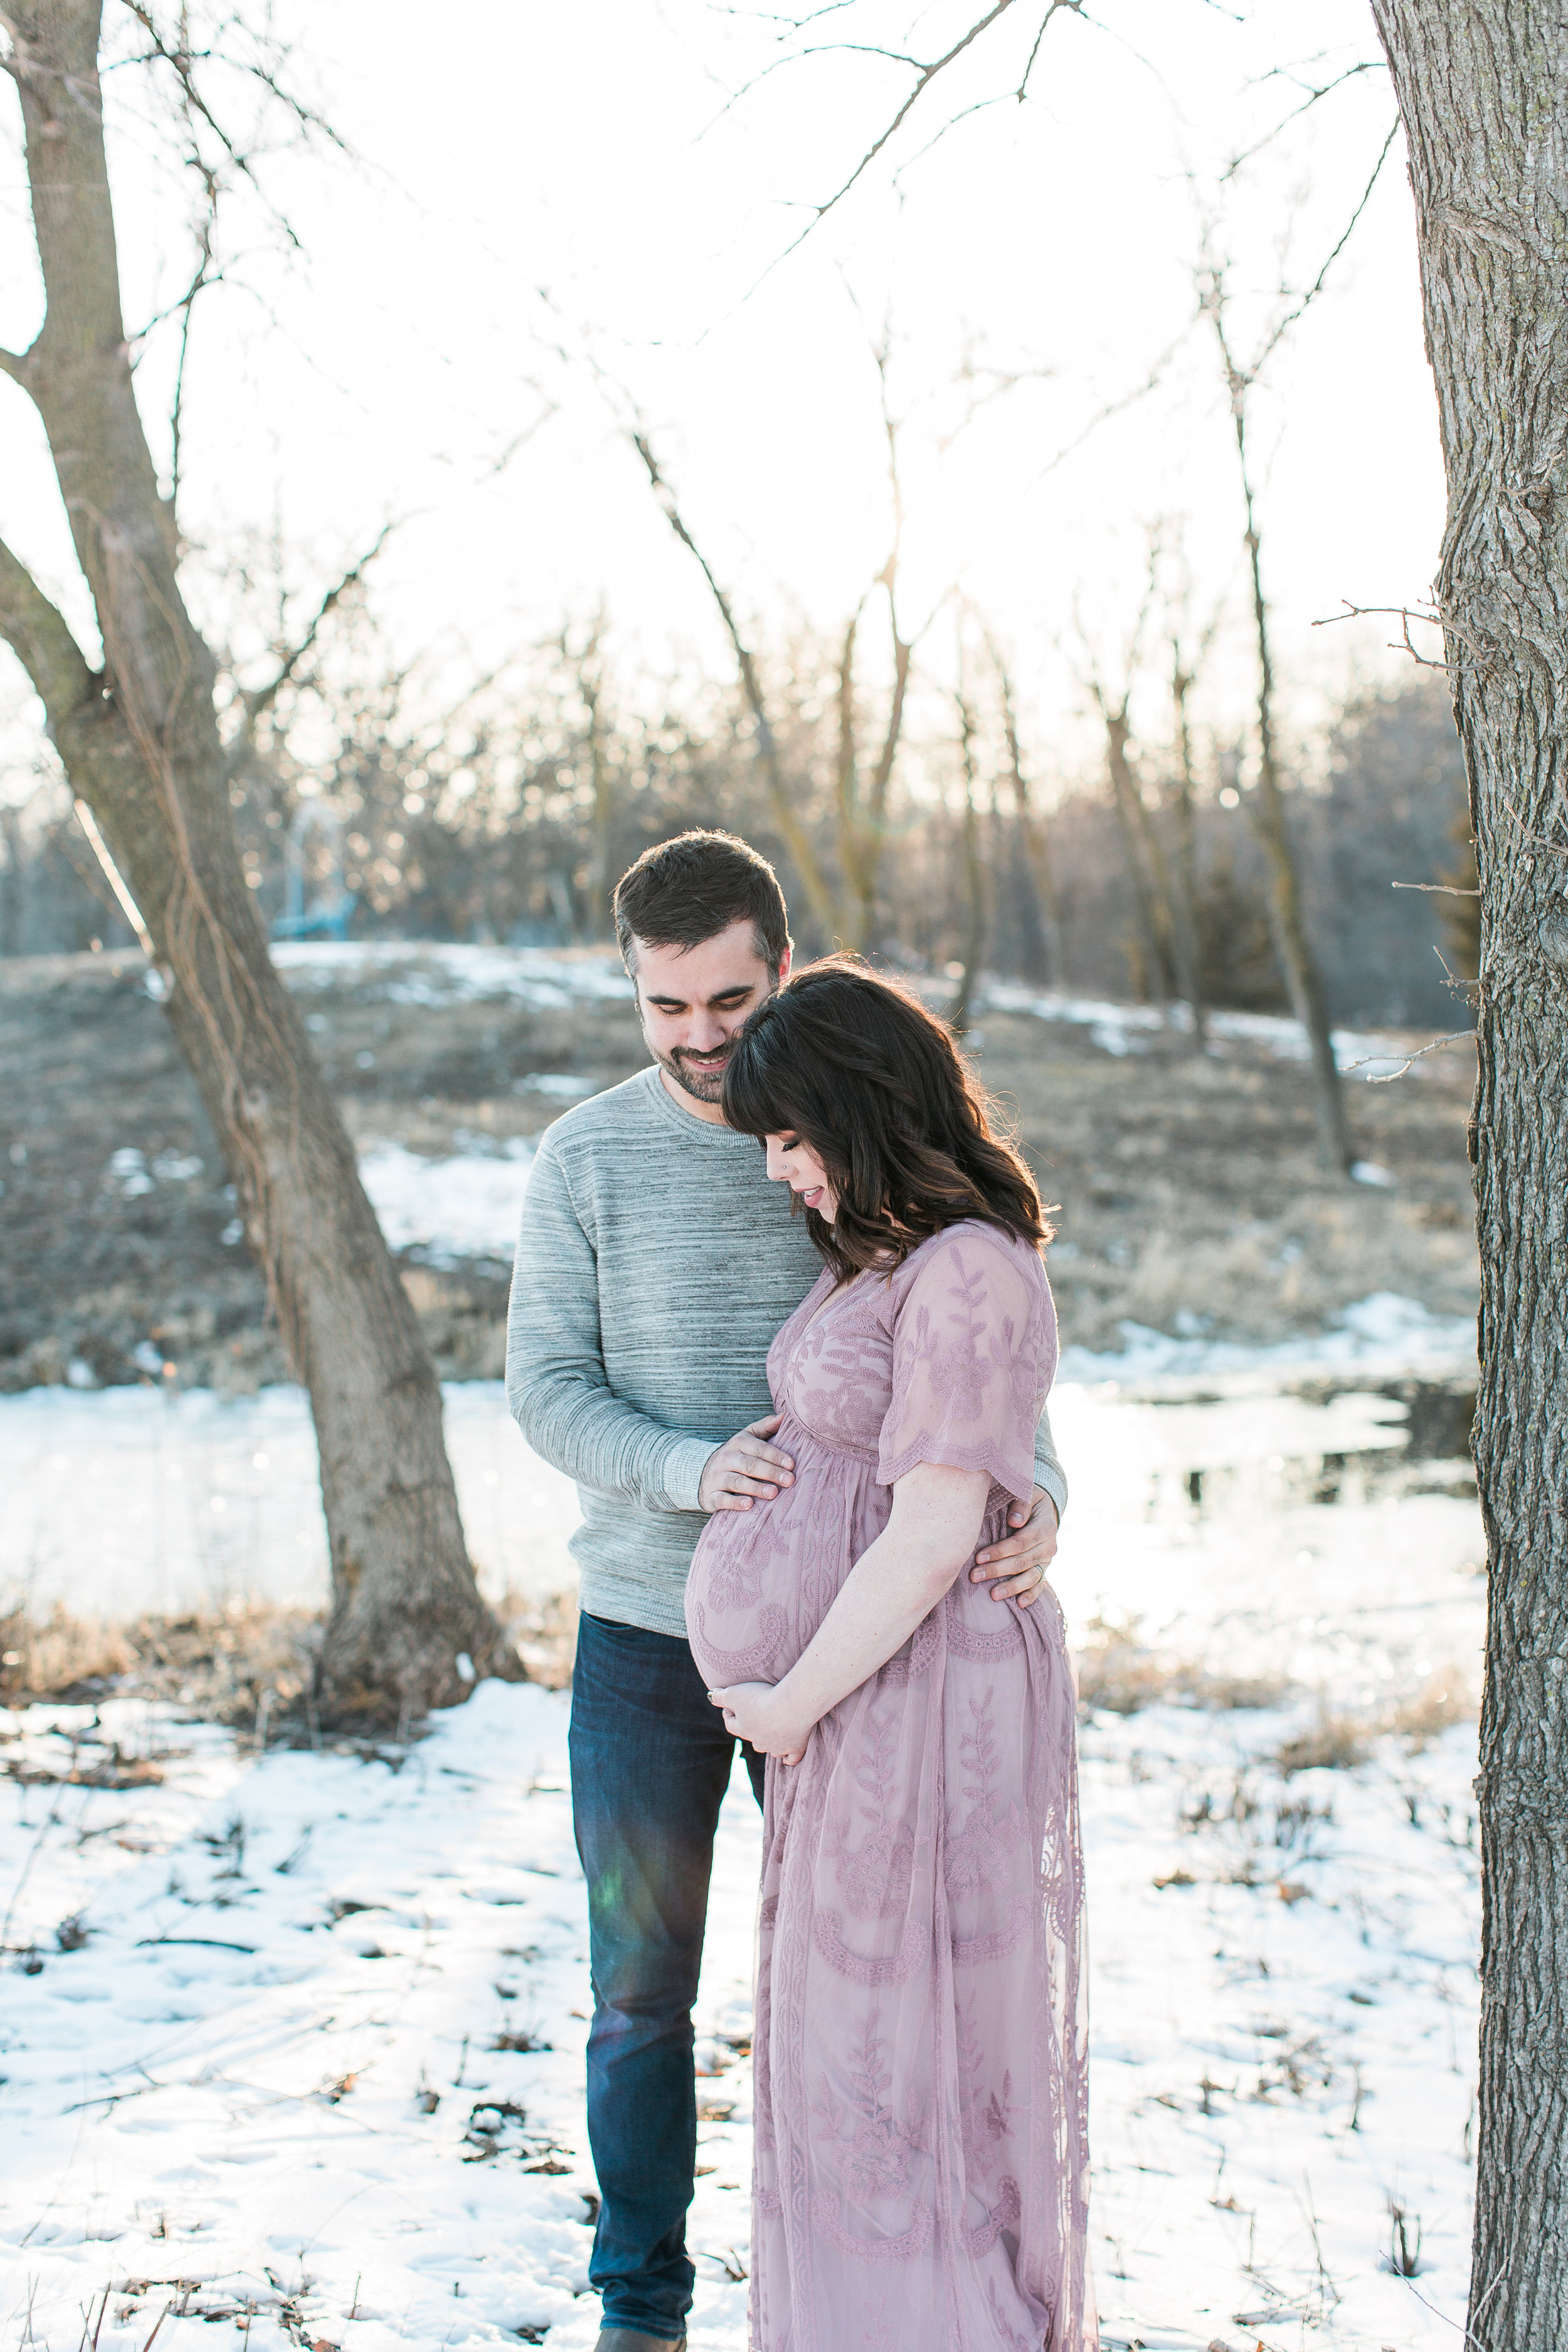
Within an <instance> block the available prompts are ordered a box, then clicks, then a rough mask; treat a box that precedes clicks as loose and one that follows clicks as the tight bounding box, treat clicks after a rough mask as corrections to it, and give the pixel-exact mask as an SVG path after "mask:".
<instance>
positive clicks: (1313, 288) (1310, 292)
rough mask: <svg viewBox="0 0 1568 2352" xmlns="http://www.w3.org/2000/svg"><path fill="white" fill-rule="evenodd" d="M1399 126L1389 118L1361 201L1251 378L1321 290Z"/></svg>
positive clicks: (1347, 240)
mask: <svg viewBox="0 0 1568 2352" xmlns="http://www.w3.org/2000/svg"><path fill="white" fill-rule="evenodd" d="M1399 129H1400V119H1399V117H1398V115H1397V114H1396V115H1395V116H1394V120H1393V121H1392V122H1391V123H1390V124H1389V126H1388V136H1387V138H1386V139H1385V140H1384V142H1383V144H1382V146H1381V147H1380V148H1379V149H1378V151H1377V161H1376V163H1374V164H1373V167H1372V176H1371V178H1370V179H1369V180H1368V182H1367V184H1366V185H1365V187H1364V188H1363V190H1362V194H1361V201H1360V203H1359V204H1358V205H1356V208H1355V210H1354V212H1353V213H1352V215H1351V216H1350V218H1349V220H1348V221H1347V222H1346V223H1345V226H1344V233H1343V235H1342V236H1341V238H1340V241H1339V243H1338V244H1337V245H1336V246H1335V247H1334V248H1333V250H1332V252H1331V254H1330V255H1329V257H1328V259H1327V260H1326V261H1325V262H1324V264H1323V266H1322V268H1321V269H1320V270H1319V272H1318V274H1317V276H1316V278H1313V280H1312V283H1311V284H1310V286H1309V287H1308V289H1307V290H1306V292H1305V293H1304V294H1303V295H1302V297H1301V299H1300V301H1299V302H1298V303H1297V305H1296V307H1295V309H1294V310H1288V311H1287V312H1286V313H1285V316H1284V317H1283V318H1282V319H1281V320H1279V322H1278V324H1277V325H1276V327H1275V329H1274V331H1273V333H1272V334H1271V335H1270V336H1269V337H1268V340H1267V341H1265V343H1264V345H1263V348H1262V350H1261V351H1260V352H1258V356H1257V358H1256V359H1255V360H1254V362H1253V363H1252V374H1253V377H1254V379H1256V378H1257V376H1258V373H1259V371H1260V370H1261V369H1262V368H1263V367H1264V366H1265V365H1266V363H1267V362H1268V359H1269V357H1270V356H1271V354H1272V353H1273V352H1275V351H1276V350H1277V349H1278V347H1279V344H1280V343H1281V342H1282V341H1284V338H1285V337H1286V336H1287V335H1288V334H1289V331H1290V330H1291V328H1292V327H1293V326H1294V325H1295V324H1296V321H1297V320H1298V319H1300V318H1301V317H1302V316H1303V315H1304V313H1305V312H1306V311H1307V310H1310V308H1311V306H1312V304H1313V303H1314V302H1315V301H1316V300H1317V299H1318V297H1319V295H1320V294H1321V292H1322V290H1323V288H1324V285H1325V284H1326V282H1327V279H1328V275H1329V272H1330V270H1331V268H1333V266H1334V264H1335V262H1336V261H1337V260H1338V259H1339V257H1340V256H1341V254H1342V252H1343V251H1344V249H1345V247H1346V246H1347V245H1348V244H1349V243H1350V241H1351V238H1352V236H1354V234H1355V226H1356V223H1357V222H1358V221H1359V220H1360V218H1361V216H1362V215H1363V213H1364V212H1365V210H1366V208H1367V206H1368V205H1369V204H1370V203H1371V202H1372V192H1373V189H1374V188H1375V187H1376V185H1377V183H1378V180H1379V178H1380V177H1381V175H1382V172H1383V167H1384V163H1387V161H1388V151H1389V149H1390V148H1391V147H1392V146H1393V144H1394V141H1395V139H1396V138H1397V137H1398V136H1399Z"/></svg>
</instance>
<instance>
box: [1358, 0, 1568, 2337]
mask: <svg viewBox="0 0 1568 2352" xmlns="http://www.w3.org/2000/svg"><path fill="white" fill-rule="evenodd" d="M1373 15H1374V16H1375V17H1376V20H1377V27H1378V31H1379V33H1380V34H1381V36H1382V38H1383V44H1384V49H1385V51H1386V52H1387V56H1388V62H1389V66H1390V68H1391V70H1392V73H1393V76H1394V89H1395V92H1396V94H1397V96H1398V100H1399V109H1400V113H1401V115H1402V116H1403V118H1404V122H1405V135H1406V140H1407V144H1408V149H1409V156H1410V180H1411V186H1412V188H1413V190H1414V193H1415V215H1416V230H1417V237H1418V249H1419V255H1420V264H1421V288H1422V299H1423V307H1424V310H1425V314H1426V348H1427V352H1428V354H1429V356H1430V358H1431V361H1432V369H1433V373H1434V375H1435V377H1436V386H1437V412H1438V421H1439V427H1440V431H1441V434H1442V440H1443V454H1444V458H1445V461H1446V464H1447V479H1448V517H1447V530H1446V531H1445V534H1444V540H1443V553H1442V561H1441V565H1440V568H1439V571H1438V574H1437V583H1436V601H1437V604H1438V608H1439V610H1440V612H1441V614H1442V618H1443V622H1444V627H1445V632H1446V636H1447V646H1446V650H1447V662H1448V677H1449V683H1450V686H1451V688H1452V691H1453V696H1454V711H1455V717H1456V719H1457V721H1458V730H1459V738H1460V740H1461V742H1462V743H1463V745H1464V750H1465V761H1466V766H1467V769H1468V776H1469V788H1470V813H1471V819H1472V825H1473V830H1474V833H1475V839H1476V856H1477V863H1478V866H1479V876H1480V891H1481V898H1480V916H1481V931H1480V963H1479V986H1478V994H1479V1006H1478V1011H1477V1028H1478V1034H1479V1049H1478V1061H1479V1067H1478V1073H1477V1083H1476V1098H1475V1107H1474V1110H1473V1112H1472V1116H1471V1121H1470V1157H1471V1160H1473V1162H1474V1165H1475V1171H1476V1176H1475V1181H1476V1228H1477V1235H1478V1238H1479V1244H1480V1266H1481V1312H1480V1385H1479V1395H1478V1399H1477V1411H1476V1426H1475V1451H1476V1472H1477V1478H1478V1482H1479V1488H1480V1496H1481V1508H1482V1513H1483V1516H1484V1518H1485V1522H1486V1528H1487V1546H1488V1555H1489V1573H1490V1605H1489V1615H1488V1630H1487V1664H1486V1689H1485V1696H1484V1700H1483V1704H1482V1709H1481V1772H1480V1778H1479V1780H1478V1782H1477V1784H1476V1785H1477V1790H1478V1795H1479V1807H1480V1825H1481V1860H1482V1871H1483V1888H1484V1905H1483V1915H1482V1929H1481V2037H1480V2117H1479V2121H1480V2134H1479V2147H1478V2155H1477V2166H1476V2221H1475V2246H1474V2265H1473V2269H1472V2273H1471V2284H1470V2312H1469V2333H1468V2338H1467V2341H1468V2344H1469V2345H1470V2346H1472V2347H1475V2352H1561V2347H1563V2344H1564V2343H1568V1834H1565V1832H1568V1676H1565V1675H1564V1674H1563V1660H1564V1658H1565V1657H1568V1507H1565V1497H1568V1463H1565V1457H1564V1447H1563V1433H1564V1426H1565V1424H1564V1416H1563V1396H1564V1392H1565V1387H1568V1265H1565V1262H1564V1254H1563V1231H1564V1227H1563V1203H1564V1201H1568V1124H1565V1122H1564V1118H1563V1096H1564V1091H1565V1088H1568V979H1565V975H1568V808H1565V788H1568V473H1565V468H1564V450H1565V448H1568V294H1565V289H1568V18H1565V17H1564V16H1563V11H1562V9H1561V8H1560V7H1558V6H1555V5H1552V6H1547V5H1543V0H1447V5H1446V6H1444V7H1441V8H1436V7H1434V6H1432V5H1429V0H1373Z"/></svg>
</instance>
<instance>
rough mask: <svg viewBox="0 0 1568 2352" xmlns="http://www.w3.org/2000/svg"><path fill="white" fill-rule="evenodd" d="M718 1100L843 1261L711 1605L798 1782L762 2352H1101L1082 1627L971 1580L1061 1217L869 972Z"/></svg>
mask: <svg viewBox="0 0 1568 2352" xmlns="http://www.w3.org/2000/svg"><path fill="white" fill-rule="evenodd" d="M723 1107H724V1116H725V1118H726V1119H727V1120H728V1121H729V1123H730V1125H731V1127H735V1128H739V1129H742V1131H743V1132H746V1133H749V1134H752V1135H756V1136H758V1137H760V1138H762V1139H763V1140H764V1142H765V1145H766V1150H767V1165H768V1173H769V1175H770V1176H773V1177H776V1178H778V1179H779V1180H781V1181H787V1182H788V1183H789V1184H790V1185H791V1186H792V1187H793V1189H794V1190H795V1193H796V1194H797V1195H798V1197H799V1199H800V1201H801V1202H802V1203H803V1205H804V1208H805V1216H806V1221H807V1229H808V1231H809V1232H810V1234H811V1237H812V1239H813V1240H814V1241H815V1243H816V1246H817V1248H818V1249H819V1250H820V1251H821V1253H822V1256H823V1258H824V1261H825V1264H824V1267H823V1272H822V1275H821V1276H820V1278H819V1280H818V1281H817V1283H816V1287H815V1288H814V1289H813V1290H812V1291H811V1292H810V1293H809V1294H808V1295H807V1297H805V1299H804V1300H803V1301H802V1303H801V1305H800V1307H798V1308H797V1309H796V1311H795V1314H794V1315H792V1316H791V1318H790V1319H789V1321H788V1322H787V1323H786V1324H785V1325H784V1328H783V1330H782V1331H780V1333H779V1335H778V1338H777V1339H775V1340H774V1342H773V1349H772V1351H771V1353H770V1355H769V1358H768V1377H769V1382H770V1385H771V1388H772V1391H773V1402H774V1404H775V1406H776V1407H777V1409H778V1411H779V1412H780V1413H781V1414H782V1416H783V1420H782V1423H781V1426H780V1428H779V1432H778V1439H777V1442H778V1444H781V1445H782V1446H784V1448H785V1449H786V1450H787V1451H788V1452H789V1453H790V1454H793V1455H794V1457H795V1483H794V1485H793V1486H790V1487H788V1488H786V1489H784V1491H782V1492H781V1493H780V1494H779V1495H778V1496H776V1498H774V1499H773V1500H771V1501H759V1502H756V1503H754V1504H753V1506H752V1508H751V1509H750V1510H747V1511H737V1512H733V1513H726V1514H724V1515H722V1516H716V1517H714V1518H713V1519H711V1520H710V1523H709V1526H708V1528H707V1530H706V1532H705V1533H704V1535H703V1538H702V1540H701V1542H700V1545H699V1546H698V1549H697V1555H696V1558H695V1559H694V1561H693V1563H692V1568H691V1575H690V1580H689V1585H688V1588H687V1602H686V1610H687V1623H688V1629H689V1633H690V1638H691V1646H692V1649H693V1651H694V1652H695V1654H696V1656H697V1660H698V1663H699V1664H700V1667H701V1669H702V1672H703V1674H704V1675H705V1676H706V1677H707V1678H708V1680H709V1682H710V1685H711V1689H710V1696H711V1697H712V1699H713V1701H714V1704H715V1705H716V1706H721V1707H722V1708H723V1710H724V1720H725V1722H726V1724H727V1725H728V1726H729V1727H730V1728H731V1729H732V1730H734V1731H737V1732H740V1733H742V1734H743V1735H744V1736H745V1737H746V1738H749V1739H750V1740H752V1742H753V1744H754V1745H755V1746H757V1747H758V1748H762V1749H763V1750H764V1751H765V1753H766V1755H767V1757H768V1766H767V1801H766V1807H765V1811H764V1816H763V1885H762V1908H761V1914H760V1935H759V1956H758V1976H757V2012H756V2034H755V2043H754V2049H755V2062H756V2064H755V2073H756V2125H755V2132H756V2150H755V2176H754V2191H753V2207H754V2228H753V2234H752V2347H753V2352H861V2347H869V2352H1042V2347H1046V2352H1092V2347H1094V2346H1095V2345H1096V2343H1097V2341H1098V2337H1097V2332H1096V2326H1095V2318H1094V2307H1093V2295H1092V2290H1091V2287H1090V2283H1089V2266H1088V2255H1087V2243H1086V2236H1087V2210H1086V2200H1087V2192H1088V2146H1087V2131H1086V2123H1087V2112H1088V2088H1087V2078H1086V2074H1085V2058H1084V2038H1083V2014H1082V2000H1081V1992H1082V1987H1081V1967H1082V1960H1081V1924H1082V1923H1081V1910H1082V1888H1081V1878H1082V1865H1081V1857H1080V1853H1079V1832H1078V1801H1077V1778H1076V1761H1075V1750H1074V1708H1073V1687H1072V1677H1071V1673H1070V1670H1069V1667H1068V1657H1067V1651H1066V1646H1065V1642H1064V1636H1063V1626H1062V1616H1061V1610H1060V1606H1059V1604H1058V1601H1057V1600H1056V1598H1055V1596H1054V1594H1051V1593H1049V1592H1048V1591H1047V1592H1045V1593H1043V1594H1042V1595H1041V1598H1040V1600H1039V1601H1038V1603H1037V1606H1036V1607H1035V1608H1033V1609H1031V1610H1027V1611H1022V1610H1019V1609H1017V1608H1016V1606H1015V1605H1014V1604H1013V1603H1012V1602H1011V1601H1007V1602H1005V1603H1003V1604H1002V1605H1000V1606H998V1605H997V1604H996V1603H995V1602H994V1601H992V1600H991V1598H990V1597H989V1595H988V1593H987V1592H986V1591H985V1589H984V1587H983V1586H976V1585H974V1584H972V1583H971V1582H970V1580H969V1579H968V1576H967V1575H966V1573H965V1570H967V1569H968V1567H969V1566H970V1564H971V1563H972V1562H973V1558H974V1554H975V1551H976V1549H978V1548H979V1547H980V1546H982V1545H983V1544H985V1543H987V1542H990V1541H992V1540H994V1539H995V1538H997V1537H998V1536H1000V1535H1003V1534H1005V1519H1006V1511H1007V1507H1008V1504H1009V1502H1011V1501H1013V1500H1015V1499H1016V1500H1020V1501H1026V1500H1027V1498H1028V1497H1029V1496H1030V1494H1031V1491H1032V1489H1033V1485H1034V1467H1033V1458H1034V1438H1035V1429H1036V1424H1037V1421H1038V1419H1039V1414H1040V1411H1041V1407H1042V1405H1043V1404H1044V1402H1045V1397H1046V1392H1047V1389H1048V1388H1049V1386H1050V1381H1051V1374H1052V1372H1053V1370H1054V1369H1055V1365H1056V1356H1057V1341H1056V1319H1055V1315H1054V1312H1053V1309H1052V1306H1051V1296H1050V1290H1049V1288H1048V1286H1047V1281H1046V1276H1045V1269H1044V1267H1043V1265H1042V1264H1041V1261H1040V1250H1041V1246H1042V1244H1043V1243H1044V1240H1045V1238H1046V1231H1045V1227H1044V1225H1043V1223H1042V1221H1041V1213H1040V1203H1039V1198H1038V1195H1037V1192H1036V1190H1035V1186H1034V1184H1033V1182H1032V1181H1031V1179H1030V1177H1029V1174H1028V1171H1027V1170H1026V1168H1025V1167H1024V1165H1023V1163H1022V1161H1021V1160H1019V1159H1018V1157H1017V1156H1016V1153H1015V1152H1014V1151H1012V1150H1010V1149H1009V1148H1008V1146H1007V1145H1006V1144H1005V1142H1004V1141H1002V1140H1001V1139H999V1138H998V1137H997V1136H995V1135H994V1133H993V1132H992V1130H991V1128H990V1125H989V1123H988V1120H987V1117H986V1107H985V1104H984V1098H983V1097H981V1095H980V1094H979V1092H978V1090H977V1088H976V1087H975V1085H974V1082H973V1079H972V1078H971V1076H970V1075H969V1073H968V1072H967V1070H966V1069H965V1067H964V1065H963V1062H962V1061H961V1060H960V1058H959V1055H958V1054H957V1052H956V1051H955V1050H954V1047H953V1045H952V1040H951V1038H950V1036H949V1035H948V1033H947V1032H946V1030H945V1029H943V1028H942V1026H941V1024H939V1023H938V1022H937V1021H935V1020H933V1019H932V1017H931V1014H930V1013H927V1012H926V1010H925V1008H924V1007H923V1005H921V1003H919V1002H918V1001H917V1000H916V999H915V998H914V997H913V996H912V995H910V994H908V993H906V992H904V991H903V990H901V989H900V988H898V987H896V986H894V985H892V984H891V983H889V982H887V981H884V980H882V979H879V978H878V977H877V976H876V975H874V974H873V973H870V972H868V971H863V970H861V969H859V968H858V967H856V966H853V965H848V964H844V963H837V962H833V961H829V962H827V963H825V964H819V965H817V966H816V967H815V968H813V969H812V970H810V971H805V972H803V973H802V974H801V975H800V976H799V977H798V978H797V979H795V980H794V981H792V982H790V983H789V985H788V986H787V987H786V988H785V989H784V990H783V991H782V992H781V993H780V994H779V995H777V996H775V997H774V998H773V1000H772V1001H771V1002H770V1003H768V1004H766V1005H764V1006H763V1008H762V1009H761V1010H760V1011H759V1012H757V1013H754V1014H753V1015H752V1020H751V1021H750V1022H749V1024H747V1026H746V1028H745V1029H744V1030H743V1031H742V1035H741V1039H740V1043H739V1045H738V1046H737V1047H736V1048H735V1049H734V1050H733V1051H732V1053H731V1061H730V1066H729V1069H728V1071H727V1072H726V1075H725V1078H724V1091H723Z"/></svg>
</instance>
